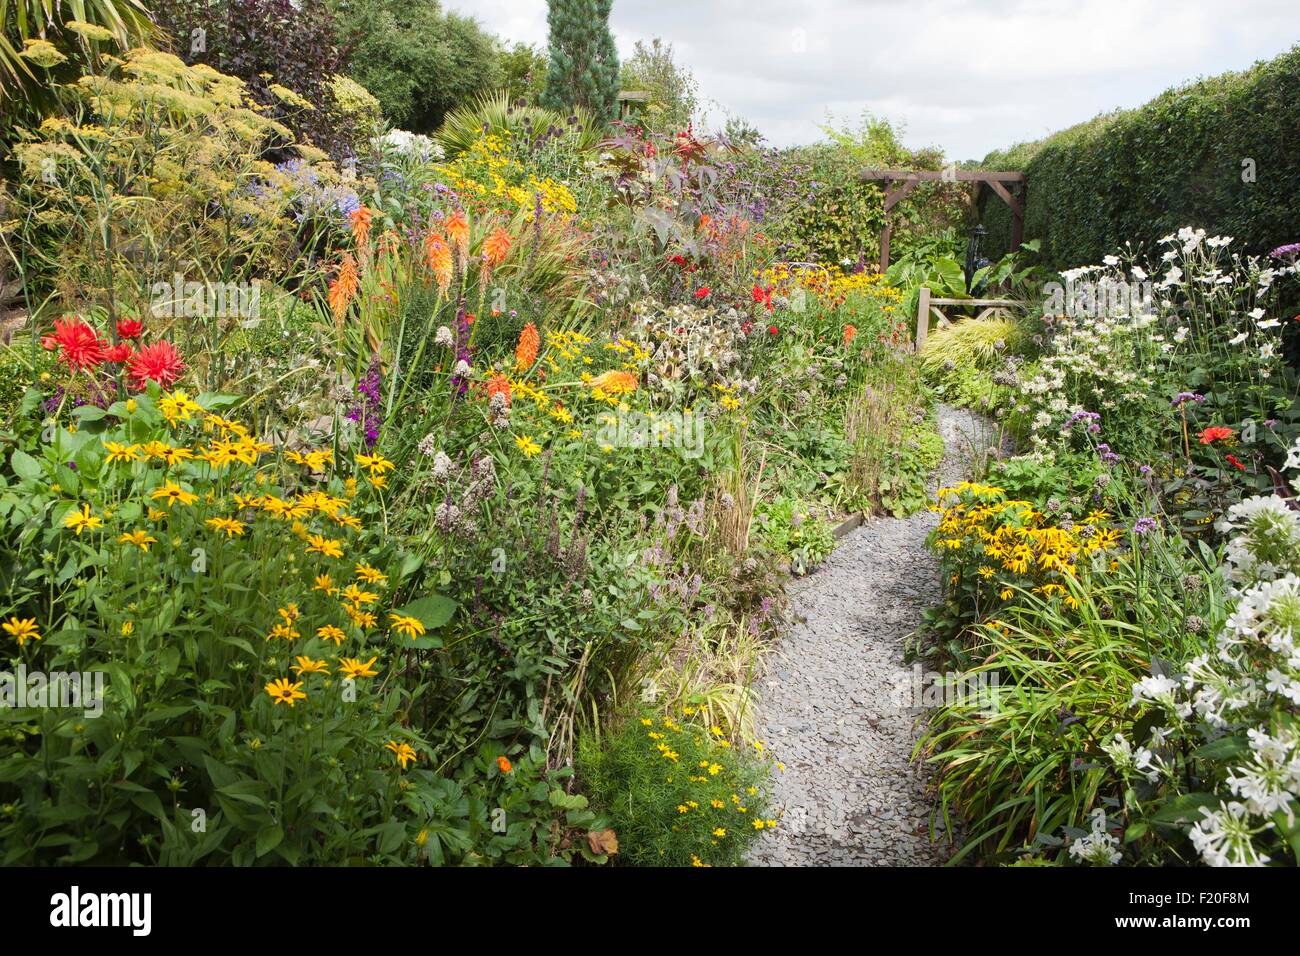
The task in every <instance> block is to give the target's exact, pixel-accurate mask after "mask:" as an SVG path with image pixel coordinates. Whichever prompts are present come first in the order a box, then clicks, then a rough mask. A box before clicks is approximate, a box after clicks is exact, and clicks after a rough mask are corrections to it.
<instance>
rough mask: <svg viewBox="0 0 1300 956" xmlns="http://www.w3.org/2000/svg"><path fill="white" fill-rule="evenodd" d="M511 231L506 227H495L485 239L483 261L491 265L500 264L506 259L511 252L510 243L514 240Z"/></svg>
mask: <svg viewBox="0 0 1300 956" xmlns="http://www.w3.org/2000/svg"><path fill="white" fill-rule="evenodd" d="M513 241H514V240H513V238H512V237H511V235H510V233H509V232H508V231H507V230H506V229H504V228H497V229H494V230H493V231H492V232H491V234H489V235H488V237H487V238H486V239H484V240H483V261H484V262H486V263H487V264H488V265H489V266H499V265H500V264H501V263H502V262H504V261H505V258H506V256H507V255H508V254H509V252H510V244H511V243H512V242H513Z"/></svg>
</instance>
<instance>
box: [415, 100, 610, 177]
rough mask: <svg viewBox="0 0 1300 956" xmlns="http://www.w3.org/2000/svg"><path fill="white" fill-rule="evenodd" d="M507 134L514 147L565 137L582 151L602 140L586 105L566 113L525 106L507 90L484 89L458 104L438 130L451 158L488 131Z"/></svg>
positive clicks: (566, 142)
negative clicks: (489, 91) (472, 97)
mask: <svg viewBox="0 0 1300 956" xmlns="http://www.w3.org/2000/svg"><path fill="white" fill-rule="evenodd" d="M485 130H486V133H485ZM548 131H549V132H548ZM505 134H509V139H510V142H511V146H512V147H514V146H516V145H517V146H518V148H523V149H529V150H531V149H532V147H533V145H534V144H536V145H537V146H538V147H543V146H545V145H547V144H548V143H552V142H554V141H561V142H562V144H563V145H564V146H565V147H566V148H567V149H568V150H570V151H572V152H573V153H581V152H584V151H586V150H589V149H591V148H592V147H594V146H595V145H596V144H597V143H599V142H600V129H599V127H597V126H596V125H595V123H594V122H593V121H592V118H591V114H590V113H588V112H587V110H586V109H584V108H583V107H581V106H579V107H575V108H574V110H573V111H572V112H570V113H568V114H567V115H565V114H560V113H556V112H553V111H551V110H548V109H546V108H545V107H542V106H526V105H525V106H521V105H518V104H516V103H512V102H511V100H510V98H509V97H508V95H507V93H506V91H504V90H498V91H496V92H491V93H484V94H482V95H481V96H479V97H478V98H476V99H473V100H470V101H469V102H467V103H465V104H463V105H461V106H459V107H457V108H456V109H455V110H453V111H452V112H451V113H450V114H448V116H447V118H446V120H445V121H444V122H443V124H442V126H441V128H440V129H439V130H438V134H437V140H438V142H439V143H440V144H441V145H442V148H443V149H444V150H446V154H447V158H448V159H449V160H451V159H455V157H456V156H458V155H459V154H461V153H464V152H467V151H468V150H470V149H471V148H473V146H474V144H475V143H478V142H479V141H480V140H481V139H482V138H483V136H484V135H488V136H493V135H495V136H504V135H505Z"/></svg>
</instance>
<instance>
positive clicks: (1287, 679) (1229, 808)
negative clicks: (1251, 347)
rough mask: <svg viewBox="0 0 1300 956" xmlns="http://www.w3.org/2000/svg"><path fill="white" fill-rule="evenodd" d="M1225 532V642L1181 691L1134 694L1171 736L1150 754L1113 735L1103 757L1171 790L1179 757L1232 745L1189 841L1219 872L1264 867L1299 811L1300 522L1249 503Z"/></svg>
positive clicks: (1273, 504) (1270, 505)
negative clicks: (1161, 717)
mask: <svg viewBox="0 0 1300 956" xmlns="http://www.w3.org/2000/svg"><path fill="white" fill-rule="evenodd" d="M1220 527H1221V528H1222V529H1223V530H1224V531H1227V532H1232V533H1233V537H1232V538H1231V540H1230V542H1229V545H1228V551H1227V565H1226V567H1225V568H1224V573H1225V575H1226V576H1227V578H1228V579H1229V581H1230V583H1231V585H1232V587H1233V591H1232V592H1231V593H1232V595H1233V596H1234V597H1235V600H1236V605H1235V607H1234V609H1233V610H1232V613H1231V614H1230V616H1229V617H1228V619H1227V622H1226V624H1225V626H1224V628H1223V631H1222V632H1221V633H1220V635H1219V637H1218V639H1217V640H1216V641H1215V642H1214V644H1213V646H1212V647H1210V648H1209V649H1208V650H1207V651H1206V652H1204V653H1202V654H1199V655H1197V656H1196V657H1195V658H1193V659H1192V660H1191V661H1189V662H1188V663H1187V665H1186V669H1185V673H1184V674H1183V675H1182V677H1181V679H1180V680H1177V681H1175V680H1174V679H1172V678H1169V677H1166V676H1163V675H1153V676H1151V677H1144V678H1143V679H1142V680H1140V681H1138V682H1137V683H1136V684H1134V685H1133V702H1134V703H1147V702H1150V703H1153V704H1155V705H1156V706H1159V707H1160V708H1161V710H1162V711H1163V712H1164V713H1165V714H1166V715H1167V716H1168V722H1169V723H1170V724H1172V726H1171V727H1157V728H1155V730H1154V731H1153V732H1152V736H1151V739H1150V741H1148V744H1149V747H1138V748H1136V749H1134V747H1133V746H1132V745H1131V744H1130V743H1129V742H1128V741H1127V740H1125V739H1124V737H1123V736H1122V735H1121V734H1116V735H1115V736H1114V737H1113V738H1112V739H1111V740H1110V741H1109V742H1108V743H1107V744H1106V745H1105V746H1104V748H1103V749H1105V751H1106V753H1107V755H1108V756H1109V757H1110V758H1111V761H1112V763H1113V764H1114V765H1115V767H1116V769H1117V770H1119V771H1120V772H1121V774H1123V775H1124V776H1125V777H1130V776H1133V775H1135V774H1141V775H1143V776H1144V777H1145V778H1146V780H1147V781H1148V783H1151V784H1155V783H1157V782H1159V781H1160V780H1161V779H1162V778H1163V780H1164V781H1165V782H1166V783H1168V784H1169V785H1170V788H1171V790H1172V789H1173V788H1175V787H1177V785H1178V784H1179V782H1180V781H1181V780H1182V779H1184V777H1185V775H1184V774H1183V773H1180V771H1179V769H1178V768H1177V766H1175V763H1176V761H1178V760H1179V759H1180V757H1179V755H1180V754H1185V753H1187V752H1188V751H1189V750H1190V751H1195V750H1196V749H1198V748H1199V747H1201V746H1204V745H1206V744H1209V743H1211V742H1223V743H1227V742H1228V741H1230V740H1235V741H1236V745H1235V746H1228V747H1224V746H1222V744H1219V747H1220V749H1221V752H1222V753H1224V754H1231V756H1225V757H1220V758H1208V757H1202V758H1201V759H1200V760H1199V761H1198V764H1199V766H1198V773H1199V775H1200V777H1201V779H1200V782H1199V784H1198V788H1199V789H1200V790H1201V791H1207V792H1210V793H1211V794H1213V796H1214V798H1215V799H1216V800H1217V802H1218V806H1217V808H1215V809H1210V808H1209V807H1204V808H1202V809H1201V810H1200V814H1201V819H1200V820H1198V821H1196V822H1195V823H1194V824H1193V825H1192V826H1191V828H1190V830H1189V832H1188V837H1189V839H1190V840H1191V842H1192V845H1193V846H1194V847H1195V848H1196V850H1197V852H1198V853H1200V855H1201V859H1202V861H1203V862H1205V863H1207V864H1209V865H1211V866H1262V865H1264V864H1266V863H1268V862H1269V860H1270V857H1269V855H1268V852H1267V850H1268V849H1269V847H1270V846H1271V845H1279V836H1280V835H1279V834H1278V833H1276V832H1275V830H1276V829H1277V824H1278V822H1279V821H1285V824H1286V828H1287V829H1291V828H1292V827H1293V826H1294V825H1295V822H1296V812H1297V810H1300V725H1298V724H1297V721H1296V718H1295V712H1296V708H1297V706H1300V643H1297V639H1298V638H1300V512H1296V511H1292V510H1290V509H1289V508H1288V506H1287V503H1286V502H1285V501H1283V500H1282V499H1281V498H1277V497H1267V498H1265V497H1256V498H1250V499H1247V500H1246V501H1243V502H1241V503H1240V504H1238V505H1235V506H1233V507H1232V508H1231V509H1229V512H1228V515H1227V517H1226V518H1225V520H1224V521H1223V523H1222V524H1221V525H1220ZM1183 744H1186V745H1189V746H1183ZM1161 753H1164V754H1165V756H1164V757H1163V758H1162V757H1161V755H1160V754H1161ZM1182 759H1186V758H1185V757H1183V758H1182ZM1174 792H1176V791H1174ZM1280 845H1285V843H1284V842H1283V843H1282V844H1280ZM1071 852H1073V848H1071Z"/></svg>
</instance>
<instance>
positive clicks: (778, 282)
mask: <svg viewBox="0 0 1300 956" xmlns="http://www.w3.org/2000/svg"><path fill="white" fill-rule="evenodd" d="M754 276H755V279H756V281H757V282H758V284H759V285H762V286H764V287H766V288H770V289H771V290H772V295H773V296H775V297H777V298H782V299H786V300H793V299H796V298H797V297H798V296H799V295H800V294H801V293H802V294H805V295H813V296H816V297H817V298H818V299H819V300H820V301H821V302H822V304H823V305H825V306H826V307H828V308H832V309H833V308H836V307H837V306H839V305H840V304H841V303H842V302H843V301H844V300H845V299H847V298H848V297H849V295H851V294H854V293H857V294H863V295H866V296H868V297H870V298H872V299H876V300H878V301H880V302H881V303H882V307H883V311H885V312H892V311H894V309H895V308H896V307H897V306H898V304H899V303H900V302H901V301H902V299H903V293H902V290H900V289H896V288H894V287H893V286H891V285H889V284H888V283H887V282H885V277H884V275H882V274H881V273H878V272H842V271H840V270H838V269H836V270H831V269H828V268H826V267H825V266H820V265H790V264H788V263H778V264H777V265H774V266H770V267H769V268H767V269H763V270H760V271H757V272H755V274H754Z"/></svg>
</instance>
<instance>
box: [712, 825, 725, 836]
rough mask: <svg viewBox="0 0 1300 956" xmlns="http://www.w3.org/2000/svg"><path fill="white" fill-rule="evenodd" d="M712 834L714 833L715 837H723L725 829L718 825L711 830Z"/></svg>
mask: <svg viewBox="0 0 1300 956" xmlns="http://www.w3.org/2000/svg"><path fill="white" fill-rule="evenodd" d="M713 835H714V836H715V837H724V836H726V835H727V831H726V829H725V828H723V827H718V828H717V829H715V830H714V831H713Z"/></svg>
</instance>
